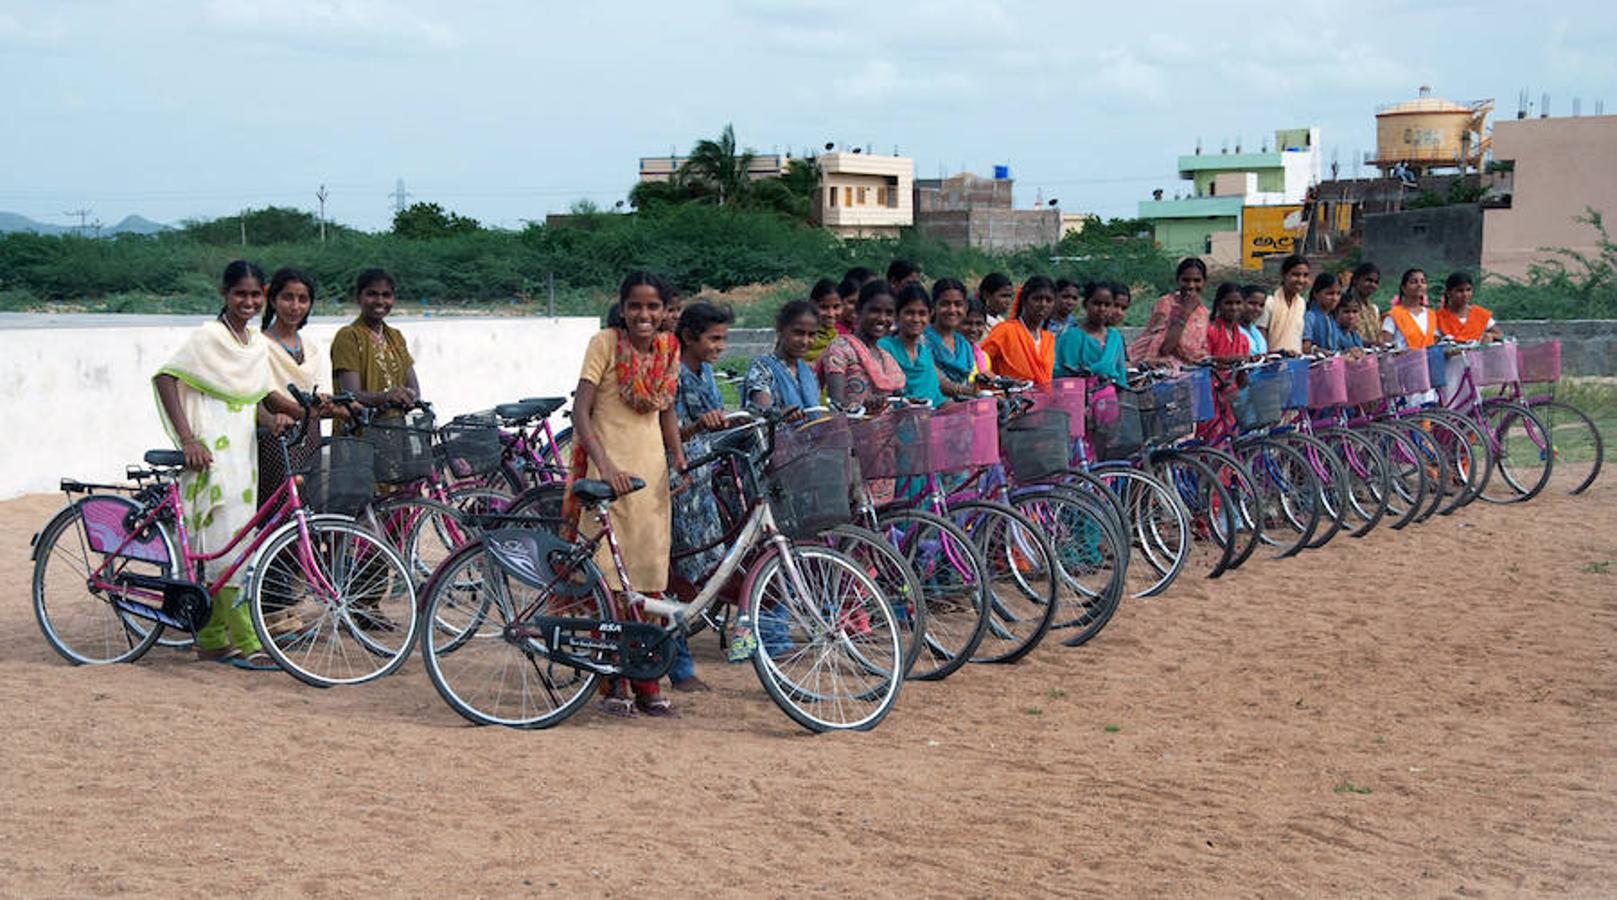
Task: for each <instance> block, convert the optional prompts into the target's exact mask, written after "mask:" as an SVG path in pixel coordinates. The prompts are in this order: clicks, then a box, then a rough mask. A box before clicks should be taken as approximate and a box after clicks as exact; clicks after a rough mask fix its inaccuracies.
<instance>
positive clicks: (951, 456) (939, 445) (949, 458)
mask: <svg viewBox="0 0 1617 900" xmlns="http://www.w3.org/2000/svg"><path fill="white" fill-rule="evenodd" d="M931 431H932V465H933V466H934V467H936V468H937V469H938V470H940V471H952V470H955V469H968V468H973V469H974V468H977V467H979V466H991V465H993V464H994V463H997V462H999V403H998V402H997V401H995V400H994V398H992V397H984V398H979V399H977V400H962V401H959V402H956V403H951V404H949V405H948V406H945V407H944V408H943V409H941V410H938V411H937V412H934V413H933V414H932V422H931Z"/></svg>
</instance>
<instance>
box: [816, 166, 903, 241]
mask: <svg viewBox="0 0 1617 900" xmlns="http://www.w3.org/2000/svg"><path fill="white" fill-rule="evenodd" d="M818 163H819V167H820V190H819V193H818V194H817V195H816V196H815V201H814V216H815V219H816V221H818V222H819V223H820V224H821V225H822V226H824V227H825V228H827V229H829V230H830V231H832V232H833V233H835V234H836V235H837V236H838V237H897V236H898V232H899V229H901V228H908V227H909V226H910V225H912V224H914V222H915V209H914V206H913V203H914V201H913V199H912V197H911V194H912V187H913V185H914V183H915V160H913V159H911V158H909V157H907V156H877V155H874V154H864V153H848V152H846V151H838V152H835V153H826V154H822V155H821V156H820V157H819V158H818Z"/></svg>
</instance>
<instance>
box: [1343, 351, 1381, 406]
mask: <svg viewBox="0 0 1617 900" xmlns="http://www.w3.org/2000/svg"><path fill="white" fill-rule="evenodd" d="M1345 368H1346V370H1347V401H1348V402H1349V403H1374V402H1375V401H1377V400H1380V399H1381V398H1382V396H1383V394H1382V392H1381V364H1380V363H1379V362H1378V361H1377V360H1376V358H1375V357H1374V356H1366V357H1364V358H1363V359H1350V360H1348V361H1347V363H1346V365H1345Z"/></svg>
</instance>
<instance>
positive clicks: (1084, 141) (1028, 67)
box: [0, 0, 1617, 229]
mask: <svg viewBox="0 0 1617 900" xmlns="http://www.w3.org/2000/svg"><path fill="white" fill-rule="evenodd" d="M1601 10H1605V11H1604V12H1602V11H1601ZM1611 10H1612V7H1611V6H1610V5H1609V3H1608V2H1606V0H1561V2H1556V3H1540V4H1522V3H1519V2H1452V0H1431V2H1427V3H1424V4H1420V5H1418V6H1412V5H1410V4H1407V3H1389V2H1383V0H1360V2H1353V3H1349V2H1341V0H1338V2H1331V3H1321V2H1312V0H1291V2H1286V3H1274V2H1270V3H1263V4H1256V3H1250V4H1249V3H1213V2H1201V3H1181V2H1176V0H1157V2H1152V3H1138V2H1135V3H1109V4H1097V3H1093V2H1087V0H1068V2H1033V0H1026V2H1023V0H812V2H788V0H687V2H682V3H669V2H661V3H644V2H638V0H619V2H593V3H592V2H550V0H458V2H453V3H449V2H424V0H0V109H3V110H5V112H6V116H5V128H4V135H3V137H0V210H5V211H11V212H18V213H22V214H24V215H28V216H31V217H33V218H35V219H38V220H40V221H44V222H50V223H55V224H64V225H65V224H71V223H74V222H76V221H77V219H76V218H74V217H70V216H67V215H66V212H67V211H68V210H77V209H89V210H91V211H92V212H91V214H90V215H91V218H92V220H100V221H102V222H105V223H107V224H111V223H114V222H117V221H118V220H120V219H121V218H123V217H124V216H125V215H128V214H130V213H138V214H140V215H144V216H146V217H147V218H150V219H154V220H157V221H162V222H176V221H180V220H183V219H188V218H212V217H216V216H222V215H230V214H233V213H235V212H236V211H238V210H240V209H242V208H244V207H258V206H263V205H266V204H275V205H281V206H293V207H298V208H303V209H308V210H311V211H313V210H314V209H315V208H316V205H317V201H316V198H315V192H316V190H317V189H318V188H319V186H320V185H321V184H325V185H326V186H327V190H328V202H327V214H328V215H329V216H330V217H331V218H332V219H333V220H334V221H339V222H343V223H346V224H350V225H353V226H356V227H360V228H365V229H383V228H386V227H388V224H389V222H390V220H391V215H392V210H393V199H392V197H391V193H392V191H393V189H394V185H395V181H396V180H397V179H401V178H402V179H403V180H404V183H405V186H406V189H407V190H408V191H409V193H410V194H411V200H412V201H432V202H437V203H440V204H442V205H444V206H445V207H447V208H449V209H452V210H455V211H456V212H459V213H461V214H464V215H470V216H473V217H475V218H477V219H479V220H481V221H483V222H484V223H485V224H489V225H495V226H501V227H509V228H519V227H521V226H522V224H523V222H524V220H528V219H542V218H543V216H544V214H545V213H547V212H555V211H562V210H565V209H567V208H568V207H569V206H570V205H571V204H572V203H573V202H574V201H576V200H579V199H584V198H587V199H590V200H592V201H594V202H595V203H597V204H599V205H601V206H603V207H610V206H612V204H613V203H614V202H616V201H618V200H621V199H623V198H624V197H625V196H626V195H627V193H628V191H629V189H630V188H631V187H632V186H633V185H634V182H635V180H636V173H637V167H638V159H639V157H641V156H649V155H661V154H667V153H669V152H670V151H671V150H672V151H678V152H681V153H682V152H684V151H685V150H687V149H689V147H690V145H691V144H692V143H693V142H695V141H696V140H699V139H701V138H704V137H711V136H715V135H717V133H718V132H719V131H720V130H721V129H722V128H723V127H724V125H725V124H726V123H733V124H734V126H735V130H736V135H737V138H738V139H739V141H740V142H741V143H742V144H744V145H746V146H749V147H751V148H753V149H755V150H758V151H760V152H765V153H768V152H774V151H777V150H778V151H782V152H784V151H787V150H791V151H792V152H794V153H801V152H803V151H804V150H806V149H809V148H819V147H823V146H824V144H825V143H826V142H828V141H831V142H836V143H838V144H839V145H841V146H844V147H853V146H861V147H868V148H869V149H870V150H872V151H874V152H879V153H892V152H893V151H894V149H895V148H897V150H898V152H900V153H902V154H903V155H906V156H911V157H914V159H915V163H916V174H917V176H918V177H935V176H937V175H939V174H940V173H948V174H952V173H954V172H958V171H961V170H962V169H964V170H969V171H973V172H977V173H980V174H985V175H986V174H989V173H991V172H992V168H993V166H995V165H996V164H997V165H1009V166H1010V167H1011V174H1012V175H1013V176H1014V177H1015V179H1016V194H1017V204H1018V205H1020V206H1027V205H1030V204H1032V203H1033V202H1034V201H1035V199H1037V198H1040V197H1042V198H1043V199H1045V200H1049V199H1058V200H1059V201H1060V205H1061V207H1062V208H1063V209H1065V210H1067V211H1069V212H1093V213H1098V214H1100V215H1103V216H1107V217H1112V216H1128V215H1132V214H1133V213H1134V212H1135V209H1136V204H1137V202H1138V201H1140V200H1142V199H1146V198H1149V196H1150V193H1151V190H1152V189H1153V188H1162V189H1164V190H1165V191H1166V192H1167V194H1168V195H1169V196H1172V195H1173V194H1174V193H1175V191H1176V190H1178V189H1183V188H1184V187H1185V186H1186V184H1187V183H1185V182H1180V181H1179V180H1178V179H1177V176H1176V174H1175V158H1176V157H1177V156H1178V155H1179V154H1182V153H1189V152H1191V151H1192V149H1193V148H1194V147H1195V145H1196V142H1197V141H1198V139H1199V140H1200V141H1201V142H1202V145H1203V148H1204V151H1205V152H1217V150H1218V148H1220V147H1221V146H1225V145H1228V146H1231V147H1232V149H1233V145H1234V144H1235V142H1236V141H1237V140H1240V141H1241V142H1242V143H1243V145H1244V147H1245V149H1248V150H1253V149H1257V147H1258V146H1259V144H1260V143H1261V142H1262V140H1263V139H1264V137H1265V136H1266V135H1268V134H1270V133H1271V132H1273V131H1274V130H1275V129H1276V128H1288V127H1299V126H1305V125H1316V126H1318V127H1320V128H1321V130H1322V144H1323V149H1324V152H1325V154H1326V156H1325V163H1326V167H1327V168H1328V167H1329V163H1330V161H1331V159H1332V158H1335V159H1337V160H1338V161H1339V162H1340V163H1341V167H1342V169H1341V172H1342V175H1343V176H1344V177H1347V176H1350V175H1354V174H1359V173H1360V170H1359V168H1358V166H1357V165H1355V161H1356V160H1357V159H1358V158H1359V157H1361V156H1362V155H1363V153H1364V152H1365V151H1368V150H1371V149H1373V147H1374V113H1375V108H1376V107H1377V106H1378V105H1380V104H1385V103H1391V102H1397V101H1400V100H1404V99H1408V98H1411V97H1413V96H1415V93H1416V89H1417V88H1418V87H1419V86H1420V85H1431V86H1432V88H1433V93H1434V95H1435V96H1439V97H1446V98H1449V99H1454V100H1461V101H1470V100H1476V99H1482V98H1488V97H1492V98H1495V99H1496V101H1497V103H1498V110H1499V113H1500V114H1501V115H1502V116H1504V117H1509V116H1514V114H1515V111H1516V107H1517V97H1518V95H1519V93H1520V92H1521V91H1522V90H1524V89H1525V90H1527V91H1528V92H1529V94H1530V96H1531V100H1532V102H1533V104H1534V110H1533V113H1534V114H1535V115H1536V114H1537V112H1538V110H1537V104H1538V103H1539V101H1540V98H1541V95H1543V94H1545V93H1548V94H1549V95H1550V98H1551V108H1550V112H1551V113H1552V114H1554V115H1567V114H1570V113H1571V111H1572V100H1573V98H1574V97H1579V98H1581V101H1582V111H1583V114H1584V115H1589V114H1592V113H1593V112H1594V104H1595V102H1596V101H1597V100H1599V101H1604V102H1605V103H1608V104H1611V106H1610V112H1612V113H1617V53H1613V52H1612V51H1611V47H1612V46H1614V45H1617V13H1614V12H1612V11H1611Z"/></svg>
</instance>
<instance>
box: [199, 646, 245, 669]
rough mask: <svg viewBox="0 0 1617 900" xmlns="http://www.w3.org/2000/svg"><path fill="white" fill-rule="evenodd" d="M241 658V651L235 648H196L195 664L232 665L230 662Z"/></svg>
mask: <svg viewBox="0 0 1617 900" xmlns="http://www.w3.org/2000/svg"><path fill="white" fill-rule="evenodd" d="M239 656H241V651H240V650H237V649H236V648H235V647H231V646H228V645H227V646H224V647H216V648H214V649H212V650H205V649H203V648H201V647H198V648H197V662H211V663H226V664H230V665H233V663H231V660H233V659H236V658H237V657H239Z"/></svg>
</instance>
